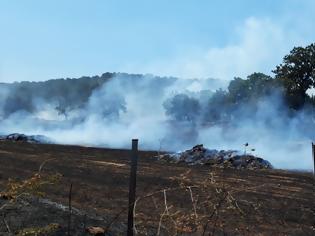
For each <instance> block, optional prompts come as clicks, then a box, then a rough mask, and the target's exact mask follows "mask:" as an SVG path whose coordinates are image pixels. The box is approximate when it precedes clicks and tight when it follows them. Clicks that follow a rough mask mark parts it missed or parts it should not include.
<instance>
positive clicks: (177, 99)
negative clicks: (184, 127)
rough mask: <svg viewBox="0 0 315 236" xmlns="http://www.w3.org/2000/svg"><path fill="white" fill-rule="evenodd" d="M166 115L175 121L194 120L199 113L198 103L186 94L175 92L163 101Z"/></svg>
mask: <svg viewBox="0 0 315 236" xmlns="http://www.w3.org/2000/svg"><path fill="white" fill-rule="evenodd" d="M163 106H164V108H165V110H166V115H168V116H170V117H172V118H173V119H175V120H177V121H191V122H193V121H196V118H197V117H198V116H199V114H200V104H199V101H198V100H197V99H195V98H192V97H189V96H188V95H186V94H177V95H175V96H174V97H172V98H170V99H168V100H166V101H165V102H164V103H163Z"/></svg>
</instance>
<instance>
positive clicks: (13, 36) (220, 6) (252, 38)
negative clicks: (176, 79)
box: [0, 0, 315, 82]
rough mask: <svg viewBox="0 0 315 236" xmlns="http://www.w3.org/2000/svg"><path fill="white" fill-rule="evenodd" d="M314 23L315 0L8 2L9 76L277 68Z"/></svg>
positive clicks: (3, 78) (0, 75) (310, 38)
mask: <svg viewBox="0 0 315 236" xmlns="http://www.w3.org/2000/svg"><path fill="white" fill-rule="evenodd" d="M314 22H315V0H264V1H254V0H230V1H228V0H225V1H224V0H221V1H219V0H214V1H213V0H212V1H210V0H208V1H202V0H199V1H196V0H195V1H193V0H190V1H189V0H173V1H170V0H168V1H166V0H159V1H150V0H147V1H145V0H142V1H140V0H139V1H137V0H133V1H127V0H126V1H121V0H112V1H109V0H108V1H106V0H99V1H97V0H89V1H88V0H85V1H83V0H73V1H71V0H67V1H66V0H54V1H53V0H51V1H48V0H46V1H43V0H28V1H22V0H20V1H18V0H0V82H9V81H21V80H35V81H38V80H47V79H51V78H60V77H79V76H83V75H96V74H102V73H104V72H107V71H110V72H114V71H121V72H131V73H153V74H158V75H174V76H181V77H187V78H191V77H216V78H223V79H231V78H233V76H243V77H244V76H246V75H247V74H249V73H252V72H254V71H261V72H265V73H270V70H272V69H273V68H274V67H275V65H276V64H277V63H280V62H281V58H282V57H283V56H284V54H285V53H287V52H288V51H289V50H290V49H291V48H292V47H293V46H295V45H296V46H298V45H307V44H309V43H311V42H315V23H314Z"/></svg>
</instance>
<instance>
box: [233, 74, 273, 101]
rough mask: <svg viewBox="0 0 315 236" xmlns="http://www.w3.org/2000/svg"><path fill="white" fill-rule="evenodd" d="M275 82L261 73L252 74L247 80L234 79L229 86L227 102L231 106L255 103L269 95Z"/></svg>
mask: <svg viewBox="0 0 315 236" xmlns="http://www.w3.org/2000/svg"><path fill="white" fill-rule="evenodd" d="M275 88H276V81H275V80H274V79H273V78H272V77H270V76H268V75H265V74H263V73H253V74H251V75H249V76H248V77H247V79H245V80H244V79H241V78H234V80H232V81H231V82H230V84H229V87H228V91H229V94H228V95H229V100H230V102H231V103H232V104H236V105H237V104H243V103H254V104H255V103H256V102H257V101H258V100H259V98H261V97H264V96H268V95H270V94H271V93H272V92H273V91H274V90H275Z"/></svg>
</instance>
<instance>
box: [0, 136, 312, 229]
mask: <svg viewBox="0 0 315 236" xmlns="http://www.w3.org/2000/svg"><path fill="white" fill-rule="evenodd" d="M156 154H157V152H151V151H141V152H139V159H138V176H137V197H139V198H141V199H140V200H139V201H138V202H137V205H136V208H135V209H136V218H135V222H136V227H137V230H138V234H139V235H145V234H147V235H156V234H157V231H158V228H159V226H160V234H161V235H170V234H173V235H174V234H175V233H174V232H177V234H178V235H179V234H181V235H192V234H193V235H203V234H204V235H315V191H314V190H315V185H314V184H315V180H314V178H313V176H312V174H311V173H303V172H290V171H284V170H256V171H253V170H234V169H215V168H211V167H209V166H186V165H175V164H168V163H162V162H159V161H157V160H156V158H154V156H155V155H156ZM297 159H298V157H297ZM46 160H49V161H47V162H46V164H45V165H44V167H43V170H42V172H43V173H45V174H47V175H48V174H55V173H60V174H61V175H62V178H61V180H60V182H59V183H58V184H56V185H54V186H50V187H47V189H46V190H45V191H46V196H45V197H44V198H45V199H46V200H47V199H48V200H49V202H55V203H58V204H63V205H64V206H67V204H68V195H69V188H70V184H72V186H73V189H72V204H73V207H74V209H76V210H77V213H74V215H73V217H72V232H73V233H72V235H84V228H85V227H86V226H89V225H95V226H102V227H104V228H106V227H109V228H110V230H109V234H111V235H125V232H126V219H127V209H128V189H129V172H130V169H129V160H130V151H129V150H114V149H101V148H89V147H81V146H64V145H46V144H45V145H44V144H40V145H39V144H29V143H14V142H7V141H3V142H0V187H1V190H4V189H5V186H6V184H7V182H8V179H9V178H13V179H19V180H23V179H27V178H29V177H31V176H32V175H33V174H34V173H35V172H37V171H38V169H39V167H40V165H41V164H42V163H43V162H44V161H46ZM183 183H185V184H187V185H185V186H184V187H183ZM203 183H206V184H205V185H206V186H204V184H203ZM187 186H192V187H191V188H189V187H187ZM196 186H197V187H196ZM200 186H203V187H200ZM201 188H202V189H203V191H201V190H200V189H201ZM164 189H167V190H168V191H163V190H164ZM153 193H155V194H153ZM145 196H147V197H145ZM222 196H223V197H222ZM205 199H206V201H207V205H202V207H201V202H202V201H203V200H205ZM166 200H167V207H168V208H169V209H167V212H166V213H167V214H166V213H165V217H164V218H162V219H161V215H163V212H164V211H165V203H166ZM32 201H33V200H31V203H29V204H28V207H27V208H25V207H23V206H22V205H21V204H22V203H17V204H18V205H17V207H15V208H12V209H7V210H6V211H5V212H2V213H1V212H0V213H1V215H2V218H3V219H5V222H6V224H7V225H6V224H5V223H4V221H3V219H2V220H1V221H0V225H1V226H0V232H2V233H0V235H5V232H7V231H8V229H7V228H8V227H7V226H9V228H10V231H11V232H17V231H19V230H20V229H22V228H27V227H34V226H44V225H46V224H49V223H58V224H60V225H61V226H62V227H63V230H60V231H59V234H57V233H56V234H55V235H65V230H64V229H65V228H66V227H67V217H68V213H67V209H66V210H65V209H64V210H63V211H62V210H58V211H57V210H56V209H55V210H53V208H52V207H51V206H50V207H47V203H46V204H44V203H42V202H41V201H39V200H38V199H37V200H36V202H37V207H33V205H32ZM34 201H35V200H34ZM4 202H5V200H1V201H0V204H1V205H2V204H4ZM203 202H205V201H203ZM199 203H200V204H199ZM19 204H20V205H19ZM38 204H43V205H42V206H41V205H38ZM38 206H40V207H38ZM207 207H208V208H207ZM212 209H214V210H213V211H212ZM19 211H21V212H19ZM211 212H212V213H211ZM188 215H190V217H195V218H194V219H193V220H195V221H196V219H201V215H202V216H203V217H207V216H209V220H205V219H204V218H202V219H203V222H207V225H205V224H204V225H203V226H202V227H200V228H198V229H196V230H193V229H192V228H194V227H193V226H192V227H190V226H189V225H190V224H191V222H190V221H189V220H187V216H188ZM181 216H186V218H185V217H184V218H183V217H182V218H181ZM180 219H182V221H189V222H188V223H187V225H186V226H185V227H184V226H183V224H182V222H180ZM190 220H191V219H190ZM172 222H173V223H172ZM200 224H201V223H200ZM179 225H181V227H182V228H181V230H179V229H178V228H179ZM188 226H189V227H188ZM174 230H175V231H174Z"/></svg>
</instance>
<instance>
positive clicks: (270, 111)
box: [0, 74, 315, 170]
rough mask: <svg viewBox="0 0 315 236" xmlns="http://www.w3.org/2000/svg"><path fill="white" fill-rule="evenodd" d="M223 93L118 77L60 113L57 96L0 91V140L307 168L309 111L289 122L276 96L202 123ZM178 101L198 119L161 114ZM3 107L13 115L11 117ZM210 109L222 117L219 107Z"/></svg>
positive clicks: (194, 83) (187, 83) (208, 85)
mask: <svg viewBox="0 0 315 236" xmlns="http://www.w3.org/2000/svg"><path fill="white" fill-rule="evenodd" d="M73 82H74V81H73ZM34 86H35V85H34ZM50 86H53V85H52V84H51V85H50ZM69 86H71V85H70V84H69ZM82 86H83V87H84V85H82ZM226 86H227V84H226V83H224V82H222V81H216V80H211V79H209V80H183V79H175V78H160V77H154V76H150V75H147V76H138V77H137V76H136V77H132V76H131V77H130V76H128V75H125V74H121V75H119V74H118V75H116V76H115V77H114V78H112V79H110V80H109V81H108V82H106V83H102V84H99V86H95V87H93V88H92V89H91V93H90V94H87V95H86V100H85V99H83V95H82V94H81V93H77V94H76V93H75V92H73V93H72V94H71V98H72V99H71V100H72V102H71V103H69V104H70V105H69V104H68V105H67V106H61V105H62V102H61V101H63V103H66V102H67V99H65V97H62V96H56V97H49V96H46V97H45V96H39V95H36V94H34V93H32V92H30V91H29V92H26V91H25V90H24V92H23V93H22V94H19V96H17V94H14V93H17V92H18V91H19V90H16V89H13V90H12V89H11V90H10V89H8V87H7V86H0V89H1V91H0V96H1V99H0V115H1V121H0V125H1V132H2V133H6V134H8V133H13V132H20V133H25V134H41V135H45V136H47V137H49V138H51V139H52V140H54V141H55V142H56V143H62V144H80V145H88V146H102V147H111V148H129V146H130V140H131V139H132V138H138V139H139V140H140V147H141V148H142V149H147V150H148V149H150V150H158V149H160V148H161V149H162V150H172V151H179V150H182V149H186V148H191V146H192V145H195V144H198V143H202V144H204V145H205V146H207V147H208V148H213V149H236V150H241V151H243V150H244V149H245V146H244V143H249V147H247V150H246V152H252V153H253V154H255V155H258V156H261V157H263V158H265V159H267V160H268V161H270V162H271V163H272V164H273V165H274V166H275V167H277V168H285V169H303V170H309V169H310V168H311V151H310V149H311V148H310V142H311V140H312V139H314V138H315V137H314V132H312V128H314V127H315V122H314V112H313V110H312V109H311V108H306V109H305V110H303V111H301V112H300V113H298V114H296V115H293V116H290V115H289V113H288V112H287V108H286V106H285V105H284V103H283V101H282V98H281V96H280V95H278V94H277V93H274V94H272V95H270V96H268V97H264V98H262V99H260V100H259V102H258V104H257V105H256V106H250V105H244V106H240V107H239V108H238V109H236V110H234V111H233V120H232V122H229V123H224V122H223V123H222V122H221V123H207V122H205V120H206V118H207V116H209V99H210V98H211V96H212V95H213V94H214V92H215V91H216V90H217V89H219V88H220V87H222V88H223V89H225V88H226ZM61 88H62V86H61V87H60V89H61ZM64 89H65V88H64ZM65 91H68V90H67V89H65ZM56 93H57V92H56ZM65 94H66V93H64V95H63V96H65ZM178 94H184V95H185V96H186V97H187V98H188V99H195V100H196V101H198V102H199V106H200V107H199V110H198V114H196V116H191V117H189V116H186V115H185V112H186V111H185V109H187V107H185V106H180V105H179V106H175V107H174V111H173V112H177V113H176V114H180V115H181V117H183V119H178V116H177V118H174V117H172V116H171V115H170V114H168V113H167V112H166V108H167V107H169V106H166V105H165V104H167V103H168V102H170V101H172V98H174V96H176V95H178ZM16 97H18V98H19V99H16ZM12 98H15V99H12ZM9 101H10V102H9ZM76 101H77V102H76ZM79 101H80V102H79ZM8 104H10V106H12V107H15V108H16V109H11V110H10V112H9V111H8V109H7V108H8V107H7V106H8ZM179 109H184V110H179ZM212 109H215V110H219V111H220V113H222V114H223V113H224V111H223V110H222V111H221V110H220V109H222V108H221V107H220V105H218V106H217V107H212ZM254 149H255V150H254ZM244 151H245V150H244Z"/></svg>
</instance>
